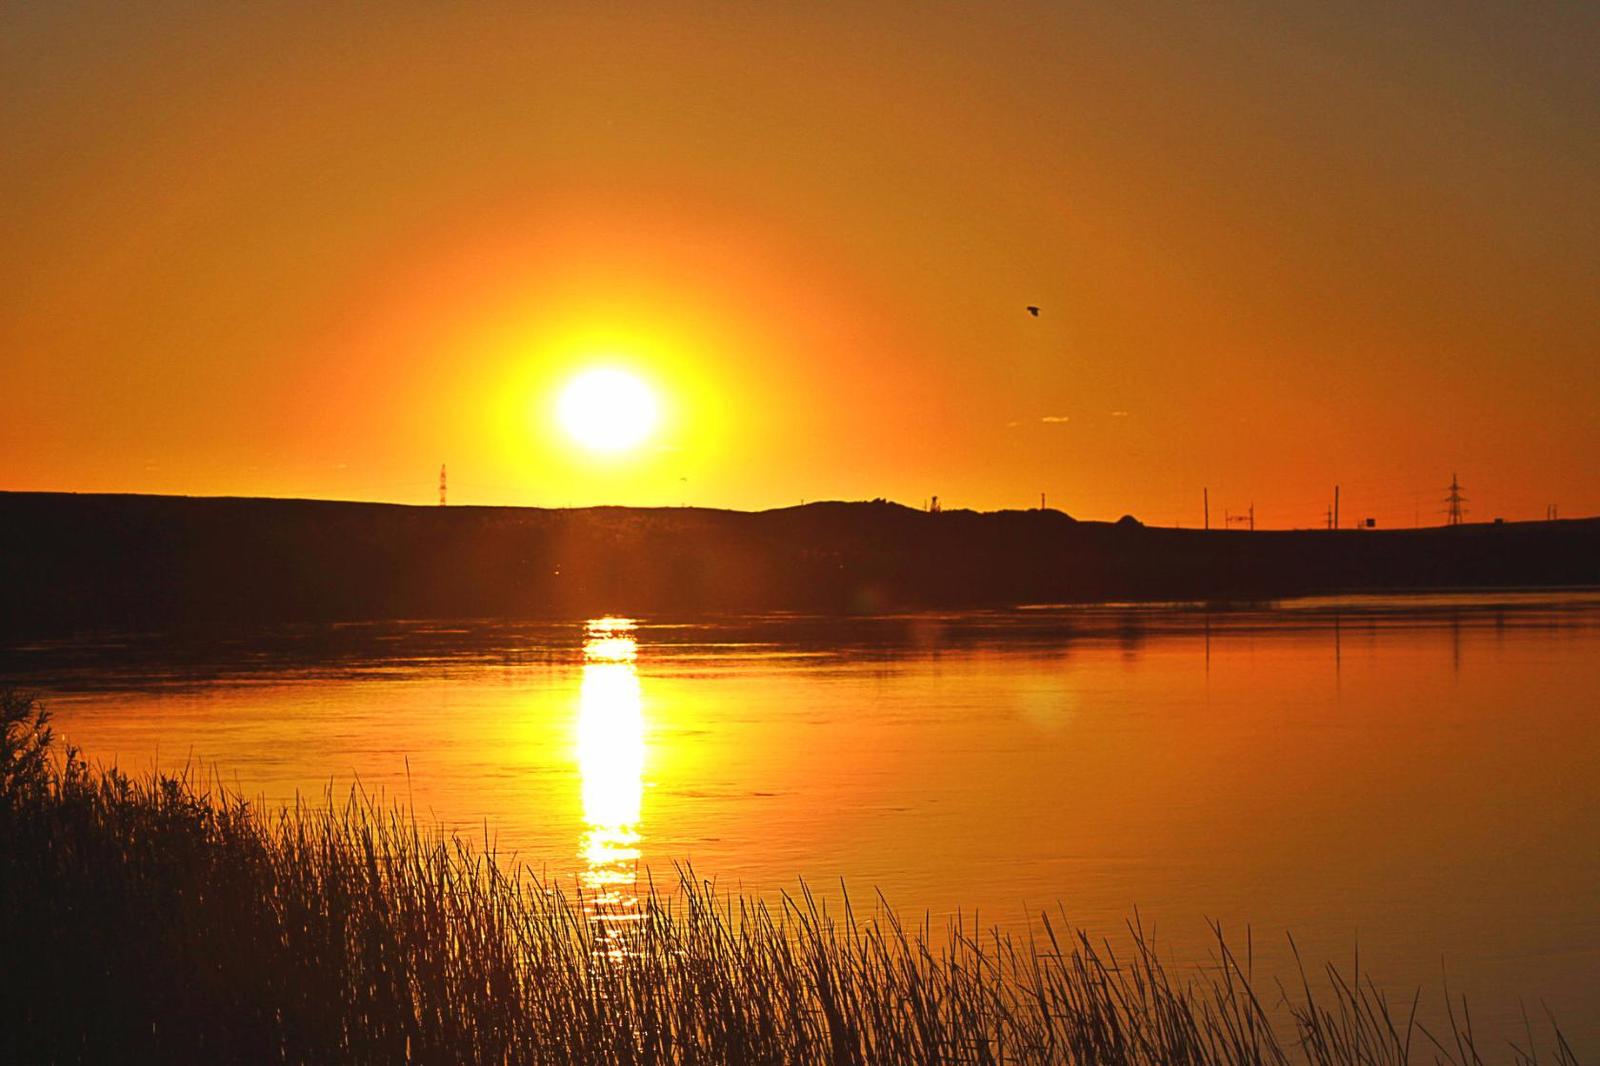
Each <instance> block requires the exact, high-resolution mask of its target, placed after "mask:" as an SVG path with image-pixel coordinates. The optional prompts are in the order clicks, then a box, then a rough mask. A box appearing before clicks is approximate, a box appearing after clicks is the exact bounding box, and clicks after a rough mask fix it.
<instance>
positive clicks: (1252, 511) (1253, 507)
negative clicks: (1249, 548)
mask: <svg viewBox="0 0 1600 1066" xmlns="http://www.w3.org/2000/svg"><path fill="white" fill-rule="evenodd" d="M1255 531H1256V501H1254V500H1251V501H1250V532H1252V533H1254V532H1255Z"/></svg>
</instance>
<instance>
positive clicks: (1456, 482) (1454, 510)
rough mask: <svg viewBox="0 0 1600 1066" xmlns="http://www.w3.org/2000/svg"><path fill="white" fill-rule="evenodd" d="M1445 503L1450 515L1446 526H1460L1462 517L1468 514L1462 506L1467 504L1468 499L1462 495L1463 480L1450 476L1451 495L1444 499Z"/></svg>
mask: <svg viewBox="0 0 1600 1066" xmlns="http://www.w3.org/2000/svg"><path fill="white" fill-rule="evenodd" d="M1444 502H1445V504H1446V505H1447V506H1448V511H1447V512H1446V513H1447V514H1448V515H1449V518H1448V519H1446V524H1448V525H1452V526H1459V525H1460V524H1461V516H1462V515H1463V514H1465V513H1466V512H1465V511H1464V510H1463V508H1462V506H1461V505H1462V504H1464V503H1466V502H1467V498H1466V497H1465V496H1463V495H1461V480H1460V479H1459V478H1457V477H1456V476H1455V475H1454V474H1451V475H1450V494H1449V495H1448V496H1446V497H1445V498H1444Z"/></svg>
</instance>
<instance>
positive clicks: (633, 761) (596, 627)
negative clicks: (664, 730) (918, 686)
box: [577, 618, 645, 940]
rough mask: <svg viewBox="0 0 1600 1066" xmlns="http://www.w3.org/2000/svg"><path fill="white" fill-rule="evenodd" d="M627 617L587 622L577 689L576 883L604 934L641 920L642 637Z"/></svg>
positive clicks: (643, 761) (605, 935)
mask: <svg viewBox="0 0 1600 1066" xmlns="http://www.w3.org/2000/svg"><path fill="white" fill-rule="evenodd" d="M633 629H634V623H633V621H632V620H631V619H626V618H596V619H593V620H591V621H590V622H589V623H587V625H586V626H585V638H586V639H585V642H584V649H583V657H584V662H583V679H582V682H581V683H580V685H579V689H578V721H577V734H578V737H577V741H578V742H577V756H578V776H579V779H580V781H581V797H582V806H583V822H584V827H585V828H584V832H583V836H582V839H581V841H580V845H579V857H580V858H581V859H582V860H583V863H584V868H583V870H582V871H581V873H580V874H579V883H580V885H581V886H582V887H583V890H584V892H585V895H586V901H587V907H588V910H589V913H590V915H591V916H592V917H593V919H594V920H595V922H596V923H597V927H598V928H599V930H600V933H599V935H600V937H601V939H602V940H605V939H609V938H610V936H611V930H612V929H613V928H614V927H615V926H616V925H617V924H618V923H626V922H630V921H634V920H636V919H637V917H638V915H637V911H636V907H637V905H638V899H637V896H636V894H635V892H634V888H635V885H636V884H637V882H638V870H639V854H640V848H639V845H640V842H641V840H642V839H643V837H642V835H641V833H640V823H641V821H642V818H641V804H642V800H643V795H644V763H645V736H644V733H645V721H644V700H643V693H642V690H641V687H640V684H639V673H638V669H637V667H636V666H635V662H634V660H635V658H636V656H637V654H638V642H637V641H636V640H635V638H634V636H633Z"/></svg>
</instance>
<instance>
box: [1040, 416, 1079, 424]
mask: <svg viewBox="0 0 1600 1066" xmlns="http://www.w3.org/2000/svg"><path fill="white" fill-rule="evenodd" d="M1039 421H1041V422H1050V423H1057V422H1071V421H1072V419H1071V418H1070V417H1068V416H1067V415H1045V416H1044V417H1043V418H1041V419H1039Z"/></svg>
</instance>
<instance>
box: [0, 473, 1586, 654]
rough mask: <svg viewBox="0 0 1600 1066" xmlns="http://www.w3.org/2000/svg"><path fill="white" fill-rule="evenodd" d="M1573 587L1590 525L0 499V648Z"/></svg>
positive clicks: (847, 506)
mask: <svg viewBox="0 0 1600 1066" xmlns="http://www.w3.org/2000/svg"><path fill="white" fill-rule="evenodd" d="M1585 584H1600V519H1585V520H1566V521H1560V522H1525V523H1508V524H1505V525H1467V526H1457V527H1452V528H1436V529H1421V530H1362V531H1355V530H1348V531H1338V532H1328V531H1322V530H1316V531H1295V532H1274V531H1260V532H1223V531H1212V532H1201V531H1198V530H1179V529H1160V528H1152V527H1147V526H1143V525H1140V524H1138V523H1137V522H1134V521H1131V520H1129V519H1126V518H1125V519H1123V520H1122V521H1119V522H1117V523H1114V524H1113V523H1104V522H1079V521H1075V520H1074V519H1072V518H1071V517H1070V516H1068V515H1066V514H1063V513H1061V512H1059V511H1000V512H993V513H981V514H980V513H976V512H972V511H944V512H942V513H938V514H929V513H926V512H923V511H916V510H912V509H910V508H907V507H901V506H899V505H896V504H891V503H885V502H882V501H874V502H872V503H813V504H807V505H805V506H802V507H790V508H783V509H779V510H773V511H762V512H754V513H751V512H742V511H721V510H710V509H704V508H630V507H593V508H582V509H565V510H546V509H540V508H521V507H457V506H452V507H448V508H441V507H407V506H399V505H394V504H373V503H342V502H332V501H316V500H276V499H235V498H211V499H201V498H190V497H172V496H122V495H77V494H64V493H0V597H3V600H0V602H3V605H4V609H3V612H0V633H4V634H7V635H9V636H11V637H12V638H16V637H19V636H26V635H31V634H43V633H57V632H64V631H72V630H78V629H85V628H102V627H112V628H167V627H173V626H184V625H218V624H225V625H235V624H237V625H254V624H259V623H269V622H287V621H331V620H358V619H362V620H364V619H386V618H451V617H456V618H461V617H500V618H527V617H572V616H588V615H594V614H597V613H602V612H625V613H634V614H640V615H646V616H652V617H662V616H687V615H693V614H697V613H704V612H713V611H764V610H795V611H816V612H867V611H880V610H894V609H902V608H907V609H909V608H918V607H964V606H980V605H1003V604H1021V603H1047V602H1073V601H1080V602H1082V601H1096V600H1121V599H1163V600H1166V599H1186V600H1192V599H1204V600H1228V599H1246V600H1259V599H1266V598H1273V597H1280V596H1289V595H1299V594H1307V593H1313V592H1325V591H1336V590H1374V591H1377V590H1394V589H1420V588H1443V587H1489V586H1499V587H1507V586H1531V587H1537V586H1558V585H1585Z"/></svg>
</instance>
